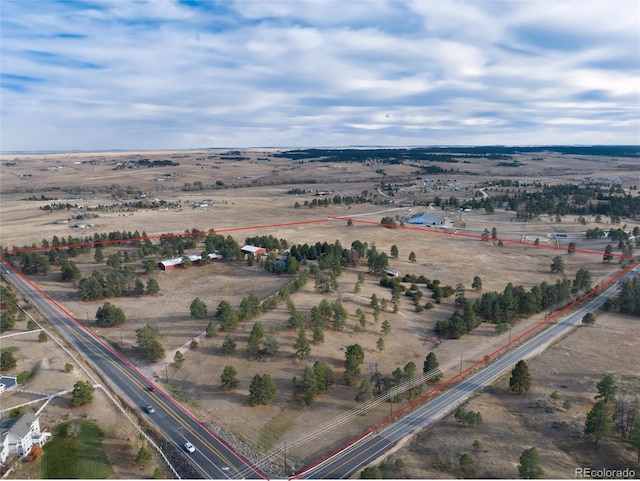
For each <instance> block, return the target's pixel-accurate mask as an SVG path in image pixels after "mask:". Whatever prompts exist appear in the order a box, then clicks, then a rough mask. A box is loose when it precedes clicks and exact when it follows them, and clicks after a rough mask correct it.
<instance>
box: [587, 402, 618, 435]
mask: <svg viewBox="0 0 640 481" xmlns="http://www.w3.org/2000/svg"><path fill="white" fill-rule="evenodd" d="M612 425H613V421H612V419H611V409H609V406H607V404H606V402H605V401H604V399H601V400H600V401H598V402H597V403H595V404H594V406H593V408H592V409H591V411H589V413H588V414H587V419H586V421H585V424H584V434H585V435H586V436H589V437H590V438H592V439H594V441H595V444H596V445H597V444H598V441H599V440H600V438H602V437H603V436H606V435H607V434H609V433H610V432H611V427H612Z"/></svg>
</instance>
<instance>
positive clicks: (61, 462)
mask: <svg viewBox="0 0 640 481" xmlns="http://www.w3.org/2000/svg"><path fill="white" fill-rule="evenodd" d="M43 450H44V456H43V457H42V465H41V467H42V477H43V478H45V479H60V478H66V479H105V478H108V477H109V476H111V475H112V474H113V469H112V468H111V465H110V464H109V461H107V456H106V454H105V452H104V448H103V447H102V431H100V428H99V427H98V426H97V425H96V424H95V423H93V422H92V421H83V420H76V421H69V422H66V423H63V424H61V425H59V426H58V427H57V428H56V432H55V434H54V435H53V438H52V439H51V440H50V441H49V442H48V443H47V444H45V445H44V448H43Z"/></svg>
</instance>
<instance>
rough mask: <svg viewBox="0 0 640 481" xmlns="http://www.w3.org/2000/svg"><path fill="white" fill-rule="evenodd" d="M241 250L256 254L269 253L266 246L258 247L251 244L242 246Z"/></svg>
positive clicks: (244, 252) (245, 252)
mask: <svg viewBox="0 0 640 481" xmlns="http://www.w3.org/2000/svg"><path fill="white" fill-rule="evenodd" d="M240 250H241V251H242V253H243V254H245V255H247V254H249V253H251V254H253V255H254V256H263V255H265V254H266V253H267V249H265V248H264V247H257V246H250V245H245V246H242V247H241V248H240Z"/></svg>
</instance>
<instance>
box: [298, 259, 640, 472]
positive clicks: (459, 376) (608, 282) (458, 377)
mask: <svg viewBox="0 0 640 481" xmlns="http://www.w3.org/2000/svg"><path fill="white" fill-rule="evenodd" d="M598 254H600V253H598ZM626 257H629V256H626ZM638 265H640V263H635V264H633V265H632V266H631V267H628V268H626V269H625V270H623V271H622V272H619V273H618V274H616V275H614V276H613V277H611V278H610V279H608V280H606V281H605V282H603V283H602V284H601V285H599V286H597V287H596V288H595V289H593V290H591V291H590V292H588V293H587V294H585V295H583V296H582V297H580V298H579V299H576V300H575V301H573V302H572V303H571V304H569V305H567V306H566V307H564V308H562V309H560V310H559V311H557V312H555V313H553V314H551V315H550V316H549V317H547V318H546V319H544V320H543V321H541V322H539V323H538V324H536V325H535V326H533V327H531V328H530V329H528V330H527V331H525V332H524V333H522V334H520V335H519V336H518V337H516V338H515V339H513V340H511V341H510V342H508V343H506V344H504V345H503V346H501V347H499V348H498V349H496V350H495V351H493V352H492V353H490V354H488V355H486V356H484V357H483V358H482V359H481V360H479V361H476V362H475V363H473V364H472V365H471V366H469V367H467V368H466V369H464V370H463V371H461V372H460V373H458V374H456V375H455V376H453V377H451V378H450V379H448V380H446V381H444V382H443V383H441V384H439V385H438V386H436V387H434V388H433V389H432V390H431V391H429V392H427V393H425V394H423V395H422V396H420V397H419V398H418V399H416V400H415V401H413V402H412V403H410V404H408V405H407V406H405V407H403V408H402V409H399V410H398V411H396V412H394V413H393V414H391V415H389V416H387V417H386V418H385V419H383V420H382V421H380V422H378V423H377V424H375V425H373V426H372V427H370V428H369V429H367V430H366V431H363V432H362V433H360V434H359V435H357V436H356V437H354V438H352V439H350V440H349V441H347V442H345V443H344V444H342V445H341V446H340V447H338V448H337V449H335V450H333V451H332V452H331V453H329V454H327V455H326V456H324V457H322V458H321V459H319V460H318V461H316V462H315V463H313V464H311V465H309V466H308V467H306V468H305V469H304V470H302V471H300V472H299V473H297V474H296V476H294V477H292V478H290V479H297V478H298V476H300V475H301V474H303V473H305V472H307V471H310V470H311V469H313V468H314V467H316V466H318V465H319V464H322V463H323V462H324V461H326V460H327V459H329V458H331V457H332V456H334V455H335V454H337V453H339V452H340V451H342V450H344V449H346V448H348V447H349V446H351V445H353V444H355V443H356V442H358V441H359V440H360V439H362V438H364V437H365V436H367V435H369V434H370V433H373V432H374V431H375V430H376V429H379V428H381V427H383V426H384V425H386V424H388V423H390V422H391V421H392V420H393V419H395V418H397V417H398V416H400V415H401V414H403V413H404V412H405V411H407V410H409V409H411V408H413V407H415V406H416V405H418V404H420V403H421V402H422V401H424V400H425V399H427V398H428V397H430V396H431V395H433V394H435V393H436V392H438V391H440V390H442V388H444V387H446V386H448V385H449V384H452V383H455V382H456V381H458V380H462V378H463V377H464V376H465V375H466V374H467V373H468V372H470V371H472V370H473V369H475V368H476V367H478V366H480V365H481V364H484V363H485V362H486V361H487V360H489V359H492V358H494V357H496V356H497V354H498V353H500V352H501V351H503V350H505V349H507V348H508V347H509V346H511V345H512V344H514V343H515V342H517V341H518V340H520V339H522V338H524V337H525V336H527V335H529V334H530V333H532V332H533V331H535V330H536V329H539V328H540V327H542V326H544V325H545V324H547V323H549V322H550V321H552V320H553V319H555V318H556V317H558V316H560V315H561V314H564V313H565V312H567V311H568V310H570V309H572V308H573V307H575V306H576V305H578V304H579V303H581V302H582V301H584V300H585V299H587V298H588V297H591V296H592V295H594V294H596V293H597V292H599V291H601V290H603V289H605V288H606V287H608V286H609V285H611V284H612V283H614V282H615V281H617V280H618V279H619V278H621V277H623V276H624V275H625V274H627V273H628V272H629V271H632V270H633V269H635V268H636V267H637V266H638Z"/></svg>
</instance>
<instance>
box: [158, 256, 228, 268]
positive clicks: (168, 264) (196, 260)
mask: <svg viewBox="0 0 640 481" xmlns="http://www.w3.org/2000/svg"><path fill="white" fill-rule="evenodd" d="M208 256H209V260H210V261H213V260H216V259H218V254H208ZM185 257H188V258H189V260H190V261H191V263H192V264H195V265H198V264H200V261H202V256H201V255H198V254H191V255H187V256H185ZM183 263H184V259H183V258H182V257H174V258H173V259H167V260H165V261H160V262H158V264H156V266H157V267H158V269H160V270H161V271H170V270H173V269H178V268H179V267H182V265H183Z"/></svg>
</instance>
